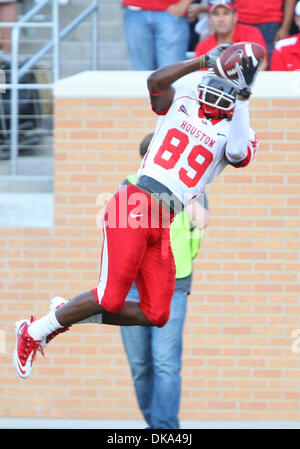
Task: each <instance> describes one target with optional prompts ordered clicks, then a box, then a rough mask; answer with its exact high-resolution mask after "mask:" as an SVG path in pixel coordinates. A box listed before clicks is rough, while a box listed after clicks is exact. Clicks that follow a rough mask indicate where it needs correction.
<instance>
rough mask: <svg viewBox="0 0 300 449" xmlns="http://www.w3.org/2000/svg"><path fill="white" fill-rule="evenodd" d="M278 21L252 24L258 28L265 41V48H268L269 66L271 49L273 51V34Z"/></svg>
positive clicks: (278, 25) (277, 26) (278, 24)
mask: <svg viewBox="0 0 300 449" xmlns="http://www.w3.org/2000/svg"><path fill="white" fill-rule="evenodd" d="M280 25H281V24H280V22H266V23H258V24H256V25H254V26H256V28H258V29H259V30H260V31H261V32H262V34H263V36H264V38H265V41H266V44H267V48H268V64H269V67H270V64H271V59H272V55H273V51H274V46H275V42H274V39H275V36H276V33H277V31H278V30H279V28H280Z"/></svg>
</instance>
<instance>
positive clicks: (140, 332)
mask: <svg viewBox="0 0 300 449" xmlns="http://www.w3.org/2000/svg"><path fill="white" fill-rule="evenodd" d="M127 298H128V299H134V300H138V298H139V297H138V291H137V289H136V288H135V287H132V289H131V290H130V292H129V294H128V296H127ZM186 307H187V292H185V291H181V290H175V292H174V295H173V299H172V305H171V314H170V318H169V321H168V322H167V324H166V325H165V326H163V327H161V328H157V327H143V326H122V327H121V334H122V338H123V344H124V347H125V351H126V355H127V358H128V361H129V364H130V368H131V372H132V377H133V381H134V388H135V392H136V396H137V400H138V403H139V407H140V409H141V411H142V413H143V415H144V418H145V420H146V422H147V424H148V425H149V427H150V428H152V429H179V427H180V426H179V420H178V414H179V407H180V397H181V376H180V371H181V356H182V335H183V328H184V322H185V316H186Z"/></svg>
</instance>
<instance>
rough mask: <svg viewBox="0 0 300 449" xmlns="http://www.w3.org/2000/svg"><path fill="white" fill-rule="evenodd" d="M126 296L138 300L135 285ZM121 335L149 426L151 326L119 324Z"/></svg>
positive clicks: (151, 394) (135, 387)
mask: <svg viewBox="0 0 300 449" xmlns="http://www.w3.org/2000/svg"><path fill="white" fill-rule="evenodd" d="M127 298H128V299H130V300H133V301H137V302H138V301H139V293H138V290H137V288H136V287H135V286H133V287H132V288H131V290H130V292H129V293H128V296H127ZM121 335H122V340H123V344H124V348H125V352H126V355H127V359H128V362H129V365H130V369H131V374H132V378H133V383H134V389H135V393H136V397H137V401H138V404H139V407H140V410H141V412H142V413H143V416H144V418H145V421H146V422H147V424H148V426H150V427H151V403H152V396H153V368H152V354H151V327H144V326H121Z"/></svg>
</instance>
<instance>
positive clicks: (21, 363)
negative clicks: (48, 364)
mask: <svg viewBox="0 0 300 449" xmlns="http://www.w3.org/2000/svg"><path fill="white" fill-rule="evenodd" d="M33 321H35V318H34V317H31V319H30V321H29V320H21V321H17V322H16V325H15V330H16V335H17V341H16V347H15V350H14V354H13V362H14V366H15V369H16V371H17V373H18V375H19V376H20V377H22V378H23V379H26V378H27V377H29V376H30V374H31V370H32V362H33V361H34V358H35V355H36V351H37V350H38V349H39V350H40V351H41V353H42V355H44V351H43V347H42V345H41V343H42V342H41V341H40V340H34V339H33V338H32V337H31V336H30V335H29V334H28V327H29V326H30V324H31V323H33Z"/></svg>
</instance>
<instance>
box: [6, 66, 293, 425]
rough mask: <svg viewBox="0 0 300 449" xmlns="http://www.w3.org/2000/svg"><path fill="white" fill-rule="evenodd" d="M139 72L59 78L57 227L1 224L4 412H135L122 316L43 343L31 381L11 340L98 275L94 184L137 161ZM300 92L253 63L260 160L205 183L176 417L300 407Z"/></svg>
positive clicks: (146, 117)
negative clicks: (204, 214) (21, 323)
mask: <svg viewBox="0 0 300 449" xmlns="http://www.w3.org/2000/svg"><path fill="white" fill-rule="evenodd" d="M146 76H147V74H146V73H144V72H140V73H136V72H108V73H107V72H106V73H104V72H99V73H90V72H87V73H83V74H80V75H78V76H75V77H73V78H70V79H66V80H63V81H61V82H59V83H58V85H57V86H56V89H55V97H56V98H55V218H54V224H53V227H51V228H46V229H45V228H44V229H31V228H20V229H15V228H1V229H0V255H1V259H0V286H1V290H2V293H1V300H0V311H1V312H0V313H1V326H0V327H1V330H3V331H4V332H5V336H6V352H5V353H3V354H0V381H1V387H0V390H1V401H0V416H4V417H52V418H59V417H64V418H91V419H125V420H126V419H138V418H140V416H141V415H140V413H139V411H138V407H137V403H136V399H135V396H134V391H133V387H132V381H131V378H130V372H129V368H128V365H127V361H126V359H125V356H124V351H123V348H122V344H121V340H120V334H119V329H118V328H114V327H109V326H102V327H98V328H96V327H95V326H93V325H82V326H74V328H73V329H72V331H71V332H69V333H66V334H63V335H61V336H59V337H58V338H57V340H56V341H55V342H53V344H51V346H49V348H48V349H47V350H46V357H45V358H43V357H41V355H40V354H39V355H38V358H37V361H36V363H35V365H34V369H33V372H32V376H31V377H30V378H29V379H27V380H25V381H24V380H21V379H19V378H18V377H17V375H16V374H15V372H14V369H13V367H12V363H11V353H12V351H13V347H14V334H13V325H14V322H15V321H16V320H18V319H20V318H23V317H26V318H28V317H29V316H30V314H36V315H37V316H40V315H41V314H44V313H46V312H47V307H48V300H49V298H51V297H52V296H54V295H60V296H64V297H71V296H73V295H75V294H77V293H79V292H81V291H85V290H88V289H90V288H93V287H94V286H95V285H96V283H97V280H98V273H99V268H100V267H99V262H100V249H101V238H102V236H101V231H100V229H99V228H98V227H97V225H96V216H97V213H98V212H99V208H100V206H99V205H97V204H96V200H97V196H98V195H99V194H100V193H103V192H111V193H113V192H114V191H116V189H117V188H118V185H119V183H121V182H122V180H123V179H124V177H125V176H126V175H127V174H128V173H130V172H132V171H134V170H136V168H137V167H138V156H137V154H138V145H139V142H140V140H141V138H142V137H144V135H145V134H146V133H148V132H150V131H152V130H153V127H154V126H155V121H156V120H155V116H154V114H153V113H152V111H151V109H150V107H149V101H148V98H147V91H146V84H145V80H146ZM198 76H199V75H198V74H193V76H190V77H187V79H186V82H188V83H190V85H193V86H194V85H195V83H196V80H197V78H198ZM284 86H285V87H286V88H285V89H283V87H284ZM299 102H300V100H299V92H298V90H297V83H296V81H295V76H294V75H293V74H288V73H285V74H280V73H277V74H276V73H266V74H261V75H260V76H259V78H258V80H257V88H256V90H255V95H254V98H253V99H252V100H251V124H252V127H253V128H254V129H255V130H256V132H257V135H258V137H259V140H260V149H259V152H258V156H257V159H256V161H255V163H254V164H253V165H251V166H250V167H247V168H244V169H241V170H236V169H234V168H231V167H229V168H227V169H226V170H225V171H224V172H223V173H222V174H221V175H220V176H219V177H218V179H217V180H216V181H215V182H214V183H213V184H212V185H210V186H209V187H208V189H207V193H208V198H209V203H210V213H211V222H210V225H209V228H208V229H207V231H206V233H205V237H204V240H203V244H202V248H201V251H200V254H199V256H198V257H197V260H196V262H195V275H194V284H193V293H192V295H191V296H190V298H189V307H188V315H187V322H186V328H185V336H184V355H183V370H182V375H183V390H182V406H181V419H184V420H217V421H218V420H241V421H247V420H249V421H250V420H252V421H253V420H254V421H261V420H263V421H268V420H275V421H276V420H280V421H298V420H299V419H300V395H299V387H300V381H299V378H300V376H299V374H300V357H299V354H298V353H294V352H293V351H292V343H293V341H295V340H296V336H294V337H292V332H293V331H295V329H300V319H299V316H300V306H299V292H300V287H299V269H300V262H299V249H300V245H299V240H300V239H299V237H300V236H299V233H300V232H299V227H300V216H299V210H300V209H299V205H300V195H299V193H300V185H299V183H300V176H299V172H300V152H299V139H300V132H299V119H300V109H299ZM28 213H29V214H30V211H28ZM296 352H297V351H296Z"/></svg>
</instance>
